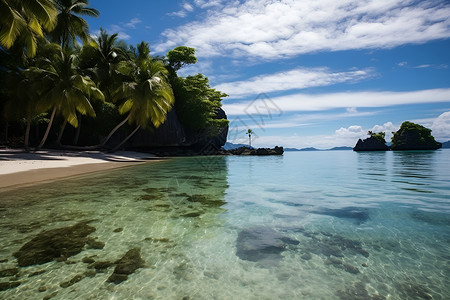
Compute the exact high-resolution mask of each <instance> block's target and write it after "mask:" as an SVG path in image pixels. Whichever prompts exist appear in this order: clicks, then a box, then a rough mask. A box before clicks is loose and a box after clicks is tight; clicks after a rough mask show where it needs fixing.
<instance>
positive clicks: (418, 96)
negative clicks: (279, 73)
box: [223, 88, 450, 115]
mask: <svg viewBox="0 0 450 300" xmlns="http://www.w3.org/2000/svg"><path fill="white" fill-rule="evenodd" d="M223 102H224V103H223V107H224V109H225V111H226V112H227V114H228V115H245V114H247V112H248V111H249V107H251V106H252V103H254V102H253V101H243V102H238V103H227V100H224V101H223ZM266 102H269V103H267V104H270V105H272V106H274V107H277V108H279V110H280V111H281V112H293V111H324V110H329V109H335V108H344V109H347V108H352V110H353V109H354V108H355V109H356V108H358V107H366V108H374V107H388V106H394V105H407V104H422V103H438V102H450V88H447V89H430V90H420V91H410V92H372V91H369V92H342V93H326V94H317V95H316V94H303V93H297V94H292V95H288V96H281V97H275V98H270V99H268V100H266Z"/></svg>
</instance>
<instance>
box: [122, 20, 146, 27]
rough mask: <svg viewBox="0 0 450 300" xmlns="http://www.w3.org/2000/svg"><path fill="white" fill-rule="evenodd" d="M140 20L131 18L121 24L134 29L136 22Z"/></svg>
mask: <svg viewBox="0 0 450 300" xmlns="http://www.w3.org/2000/svg"><path fill="white" fill-rule="evenodd" d="M141 22H142V20H141V19H139V18H133V19H131V20H130V21H129V22H128V23H125V24H124V25H123V26H124V27H126V28H130V29H136V24H139V23H141Z"/></svg>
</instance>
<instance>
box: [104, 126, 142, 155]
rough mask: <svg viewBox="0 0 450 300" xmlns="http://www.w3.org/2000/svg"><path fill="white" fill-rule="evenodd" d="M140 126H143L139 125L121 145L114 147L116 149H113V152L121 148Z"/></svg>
mask: <svg viewBox="0 0 450 300" xmlns="http://www.w3.org/2000/svg"><path fill="white" fill-rule="evenodd" d="M139 128H141V126H140V125H139V126H137V127H136V128H135V129H134V130H133V132H132V133H130V134H129V135H128V136H127V137H126V138H125V139H124V140H123V141H122V142H121V143H120V144H119V145H117V146H116V147H114V149H112V151H111V152H116V151H117V150H119V148H120V147H122V145H123V144H125V143H126V142H127V141H128V140H129V139H130V138H131V137H132V136H133V135H134V134H135V133H136V132H137V131H138V130H139Z"/></svg>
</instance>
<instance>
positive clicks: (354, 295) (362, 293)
mask: <svg viewBox="0 0 450 300" xmlns="http://www.w3.org/2000/svg"><path fill="white" fill-rule="evenodd" d="M336 296H338V297H339V299H342V300H383V299H386V298H385V297H384V296H382V295H378V294H374V295H369V292H368V291H367V290H366V286H365V284H364V283H363V282H355V283H354V284H353V285H347V286H346V287H345V289H344V290H340V291H337V293H336Z"/></svg>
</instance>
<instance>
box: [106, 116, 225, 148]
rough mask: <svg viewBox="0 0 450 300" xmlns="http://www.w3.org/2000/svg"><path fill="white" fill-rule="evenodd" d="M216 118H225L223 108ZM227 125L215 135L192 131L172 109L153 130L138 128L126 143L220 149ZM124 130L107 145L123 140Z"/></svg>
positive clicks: (206, 131) (140, 145) (137, 146)
mask: <svg viewBox="0 0 450 300" xmlns="http://www.w3.org/2000/svg"><path fill="white" fill-rule="evenodd" d="M216 119H227V115H226V114H225V111H224V110H223V109H219V110H218V111H217V114H216ZM227 135H228V126H227V127H225V128H222V130H220V131H219V133H218V134H217V135H215V136H210V135H209V134H208V130H204V131H202V132H198V131H194V130H192V129H190V128H188V127H186V126H184V125H183V124H181V122H180V120H179V119H178V116H177V113H176V111H175V110H174V109H173V110H171V111H170V112H169V113H168V114H167V119H166V121H165V122H164V124H162V125H161V126H160V127H158V128H157V129H154V130H144V129H140V130H139V131H138V132H136V134H135V135H134V136H133V137H132V138H131V139H130V140H129V141H128V142H127V143H126V145H125V147H128V148H140V149H149V148H161V147H193V148H195V150H197V151H201V150H202V149H203V148H206V147H215V148H217V149H220V147H222V146H223V145H225V142H226V140H227ZM126 136H127V133H126V132H120V133H117V134H115V135H114V136H113V137H112V138H111V140H110V141H109V143H108V145H107V146H108V147H111V148H112V147H114V145H117V144H118V143H120V141H122V140H124V139H125V138H126Z"/></svg>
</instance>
